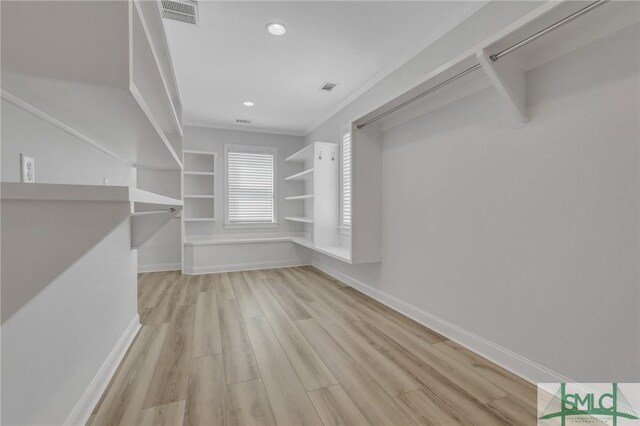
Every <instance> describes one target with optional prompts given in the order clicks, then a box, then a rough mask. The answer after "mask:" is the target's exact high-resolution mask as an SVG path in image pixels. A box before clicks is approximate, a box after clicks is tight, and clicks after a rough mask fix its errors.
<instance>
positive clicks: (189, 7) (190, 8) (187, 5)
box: [162, 0, 198, 25]
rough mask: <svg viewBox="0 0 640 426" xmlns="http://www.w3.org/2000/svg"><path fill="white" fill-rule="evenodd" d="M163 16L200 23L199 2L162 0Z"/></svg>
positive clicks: (189, 22) (185, 21) (195, 23)
mask: <svg viewBox="0 0 640 426" xmlns="http://www.w3.org/2000/svg"><path fill="white" fill-rule="evenodd" d="M162 17H163V18H165V19H172V20H174V21H178V22H184V23H185V24H191V25H198V3H197V2H195V1H192V0H179V1H176V0H162Z"/></svg>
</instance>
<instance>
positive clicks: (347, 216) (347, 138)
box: [340, 131, 351, 228]
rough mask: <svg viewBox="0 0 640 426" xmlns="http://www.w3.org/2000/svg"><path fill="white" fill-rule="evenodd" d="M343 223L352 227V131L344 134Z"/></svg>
mask: <svg viewBox="0 0 640 426" xmlns="http://www.w3.org/2000/svg"><path fill="white" fill-rule="evenodd" d="M340 205H341V207H342V212H341V225H342V226H343V227H345V228H350V227H351V132H350V131H347V132H344V133H343V134H342V191H341V202H340Z"/></svg>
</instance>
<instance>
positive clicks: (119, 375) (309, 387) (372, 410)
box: [88, 267, 536, 426]
mask: <svg viewBox="0 0 640 426" xmlns="http://www.w3.org/2000/svg"><path fill="white" fill-rule="evenodd" d="M138 311H139V313H140V318H141V322H142V328H141V330H140V332H139V333H138V336H137V337H136V339H135V340H134V342H133V344H132V345H131V347H130V348H129V351H128V353H127V355H126V356H125V358H124V360H123V361H122V363H121V365H120V367H119V368H118V371H117V372H116V374H115V375H114V377H113V379H112V381H111V383H110V384H109V387H108V388H107V390H106V391H105V393H104V395H103V396H102V398H101V400H100V402H99V403H98V405H97V407H96V408H95V410H94V412H93V414H92V415H91V418H90V419H89V423H88V424H90V425H92V426H100V425H126V426H129V425H170V426H181V425H207V426H214V425H223V426H233V425H270V426H271V425H281V426H294V425H327V426H329V425H384V426H390V425H394V426H403V425H441V424H447V425H449V424H463V425H492V426H493V425H533V424H535V423H536V420H535V407H536V388H535V387H534V386H532V385H531V384H529V383H527V382H525V381H523V380H522V379H520V378H518V377H517V376H515V375H513V374H511V373H509V372H508V371H506V370H504V369H502V368H500V367H498V366H497V365H495V364H493V363H491V362H489V361H487V360H486V359H483V358H481V357H480V356H478V355H476V354H474V353H473V352H471V351H469V350H467V349H465V348H463V347H460V346H459V345H457V344H456V343H454V342H452V341H450V340H447V339H446V338H444V337H442V336H440V335H438V334H437V333H435V332H433V331H432V330H429V329H427V328H425V327H423V326H421V325H420V324H418V323H416V322H414V321H412V320H410V319H408V318H405V317H404V316H402V315H400V314H398V313H397V312H395V311H393V310H391V309H389V308H387V307H386V306H384V305H382V304H380V303H378V302H376V301H375V300H373V299H371V298H369V297H367V296H365V295H363V294H361V293H359V292H357V291H356V290H354V289H352V288H350V287H347V286H346V285H344V284H342V283H341V282H339V281H337V280H335V279H333V278H331V277H328V276H327V275H325V274H323V273H322V272H320V271H318V270H317V269H314V268H312V267H298V268H283V269H270V270H263V271H248V272H233V273H222V274H208V275H198V276H186V275H181V274H180V273H178V272H157V273H145V274H140V276H139V279H138Z"/></svg>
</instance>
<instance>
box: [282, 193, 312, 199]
mask: <svg viewBox="0 0 640 426" xmlns="http://www.w3.org/2000/svg"><path fill="white" fill-rule="evenodd" d="M311 198H313V194H304V195H292V196H291V197H285V200H287V201H295V200H309V199H311Z"/></svg>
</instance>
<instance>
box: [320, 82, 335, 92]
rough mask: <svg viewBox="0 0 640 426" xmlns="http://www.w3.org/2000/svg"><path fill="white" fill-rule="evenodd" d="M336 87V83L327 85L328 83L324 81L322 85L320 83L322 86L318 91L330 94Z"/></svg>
mask: <svg viewBox="0 0 640 426" xmlns="http://www.w3.org/2000/svg"><path fill="white" fill-rule="evenodd" d="M337 85H338V83H329V82H328V81H325V82H324V83H322V86H320V90H324V91H325V92H330V91H332V90H333V89H335V88H336V86H337Z"/></svg>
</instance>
